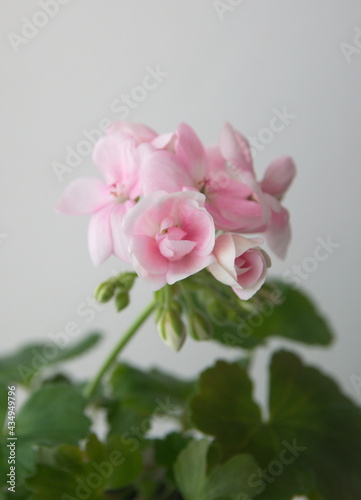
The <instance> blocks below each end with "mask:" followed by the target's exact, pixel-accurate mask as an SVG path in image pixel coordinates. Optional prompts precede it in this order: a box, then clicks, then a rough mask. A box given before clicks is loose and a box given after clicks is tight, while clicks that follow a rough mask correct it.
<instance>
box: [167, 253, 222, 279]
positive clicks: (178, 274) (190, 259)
mask: <svg viewBox="0 0 361 500" xmlns="http://www.w3.org/2000/svg"><path fill="white" fill-rule="evenodd" d="M213 262H214V256H213V255H208V256H206V257H199V256H198V255H196V254H195V253H194V252H192V253H190V254H188V255H186V256H185V257H183V259H181V260H177V261H175V262H169V268H168V272H167V283H169V284H170V285H173V284H174V283H176V282H177V281H180V280H183V279H185V278H187V277H188V276H191V275H192V274H195V273H198V272H199V271H201V270H202V269H204V268H206V267H207V266H209V265H211V264H212V263H213Z"/></svg>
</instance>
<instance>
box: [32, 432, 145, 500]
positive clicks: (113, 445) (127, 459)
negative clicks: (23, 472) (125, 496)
mask: <svg viewBox="0 0 361 500" xmlns="http://www.w3.org/2000/svg"><path fill="white" fill-rule="evenodd" d="M46 454H48V457H47V461H48V464H46V463H40V464H39V465H38V466H37V469H36V473H35V474H34V476H33V477H31V478H29V479H27V481H26V484H27V486H28V487H29V488H30V489H31V490H32V491H33V492H34V494H35V495H34V497H32V498H33V500H47V499H49V498H56V499H57V498H59V499H60V500H73V499H75V498H76V499H78V498H91V499H94V500H98V499H99V500H100V499H102V500H104V499H108V498H109V497H108V496H107V494H106V492H108V491H113V490H118V489H120V488H122V487H123V486H125V485H128V484H130V483H131V482H133V481H134V480H135V479H136V478H137V477H138V476H139V474H140V472H141V470H142V457H141V455H140V453H139V452H134V451H132V450H131V449H130V448H129V447H128V446H126V445H125V444H124V443H123V442H122V439H121V438H120V437H113V438H112V439H111V440H110V441H109V442H108V443H106V444H103V443H101V442H100V441H99V440H98V438H97V437H96V436H95V435H93V434H92V435H90V436H89V438H88V440H87V443H86V446H85V450H82V449H80V448H78V447H76V446H64V445H63V446H60V447H58V448H57V449H55V450H54V449H52V450H50V451H49V450H48V451H47V452H45V455H43V457H42V462H46ZM54 495H55V496H54ZM56 495H57V496H56Z"/></svg>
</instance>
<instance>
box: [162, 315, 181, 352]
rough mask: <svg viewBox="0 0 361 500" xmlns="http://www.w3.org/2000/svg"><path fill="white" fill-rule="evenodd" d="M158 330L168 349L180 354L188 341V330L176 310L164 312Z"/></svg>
mask: <svg viewBox="0 0 361 500" xmlns="http://www.w3.org/2000/svg"><path fill="white" fill-rule="evenodd" d="M157 330H158V333H159V335H160V336H161V338H162V340H163V341H164V343H165V344H167V346H168V347H170V348H171V349H173V350H174V351H176V352H178V351H179V350H180V349H181V347H182V346H183V344H184V342H185V339H186V330H185V326H184V323H183V321H182V319H181V317H180V315H179V314H178V313H177V312H176V311H175V310H174V309H167V310H165V311H164V312H163V314H162V315H161V316H160V318H159V320H158V322H157Z"/></svg>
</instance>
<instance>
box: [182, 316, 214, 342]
mask: <svg viewBox="0 0 361 500" xmlns="http://www.w3.org/2000/svg"><path fill="white" fill-rule="evenodd" d="M188 327H189V334H190V335H191V336H192V337H193V338H194V339H195V340H207V339H209V338H211V337H212V333H213V329H212V325H211V324H210V322H209V321H208V319H207V318H206V317H205V316H204V315H203V314H201V313H199V312H192V313H191V314H190V315H189V317H188Z"/></svg>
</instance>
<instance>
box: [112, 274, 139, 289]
mask: <svg viewBox="0 0 361 500" xmlns="http://www.w3.org/2000/svg"><path fill="white" fill-rule="evenodd" d="M135 278H137V274H136V273H122V274H119V276H117V277H116V281H117V286H118V287H119V288H121V289H122V290H123V291H124V292H129V290H130V289H131V288H132V286H133V284H134V281H135Z"/></svg>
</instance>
